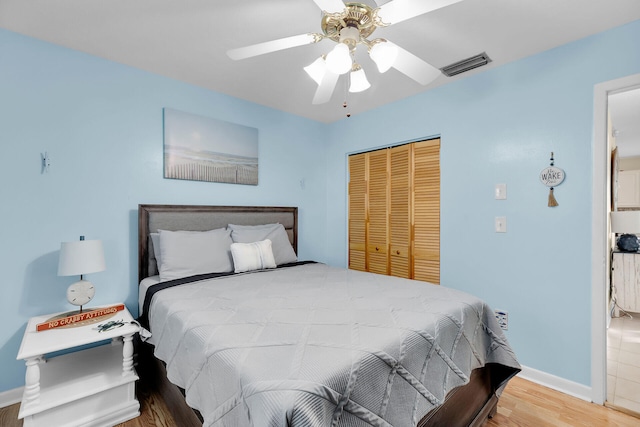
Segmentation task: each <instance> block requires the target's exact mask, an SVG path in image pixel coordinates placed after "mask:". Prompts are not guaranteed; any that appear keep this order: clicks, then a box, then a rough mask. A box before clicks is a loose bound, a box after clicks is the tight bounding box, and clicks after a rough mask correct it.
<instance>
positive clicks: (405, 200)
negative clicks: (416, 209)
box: [389, 144, 413, 278]
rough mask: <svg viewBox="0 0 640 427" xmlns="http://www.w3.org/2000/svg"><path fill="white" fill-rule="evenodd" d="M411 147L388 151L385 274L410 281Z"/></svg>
mask: <svg viewBox="0 0 640 427" xmlns="http://www.w3.org/2000/svg"><path fill="white" fill-rule="evenodd" d="M411 152H412V148H411V145H409V144H407V145H402V146H399V147H394V148H392V149H390V150H389V157H390V158H389V177H390V181H389V185H390V191H389V243H390V253H389V273H390V274H391V275H392V276H398V277H407V278H410V277H411V266H410V258H409V249H410V247H411V193H412V191H413V188H412V179H411V169H412V168H411Z"/></svg>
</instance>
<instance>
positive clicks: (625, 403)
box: [607, 313, 640, 414]
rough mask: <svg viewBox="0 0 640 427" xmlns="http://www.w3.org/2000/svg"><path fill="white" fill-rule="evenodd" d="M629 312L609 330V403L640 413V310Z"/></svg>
mask: <svg viewBox="0 0 640 427" xmlns="http://www.w3.org/2000/svg"><path fill="white" fill-rule="evenodd" d="M629 314H630V315H631V316H632V318H631V317H628V316H625V315H624V313H620V316H621V317H616V318H613V319H611V325H610V326H609V329H608V331H607V403H608V404H609V405H613V406H615V407H616V408H620V409H622V410H628V411H632V412H635V413H638V414H640V313H629Z"/></svg>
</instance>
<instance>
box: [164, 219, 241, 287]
mask: <svg viewBox="0 0 640 427" xmlns="http://www.w3.org/2000/svg"><path fill="white" fill-rule="evenodd" d="M158 232H159V233H160V251H161V253H162V264H161V265H160V280H161V281H163V282H164V281H167V280H173V279H179V278H181V277H187V276H193V275H196V274H205V273H225V272H230V271H233V261H232V259H231V251H230V248H231V244H232V243H233V241H232V240H231V233H230V232H229V230H227V229H224V228H219V229H216V230H211V231H197V232H193V231H167V230H158Z"/></svg>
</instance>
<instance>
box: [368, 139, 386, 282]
mask: <svg viewBox="0 0 640 427" xmlns="http://www.w3.org/2000/svg"><path fill="white" fill-rule="evenodd" d="M388 153H389V150H388V149H385V150H378V151H372V152H370V153H367V156H368V158H369V161H368V166H369V169H368V177H367V180H368V189H369V191H368V195H369V197H368V224H367V271H370V272H372V273H379V274H389V267H388V266H389V261H388V244H389V238H388V236H389V230H388V217H389V211H388V209H389V202H388V200H389V193H388V192H389V187H388V181H389V176H388V170H389V168H388V161H389V156H388Z"/></svg>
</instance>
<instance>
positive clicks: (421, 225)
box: [413, 139, 440, 284]
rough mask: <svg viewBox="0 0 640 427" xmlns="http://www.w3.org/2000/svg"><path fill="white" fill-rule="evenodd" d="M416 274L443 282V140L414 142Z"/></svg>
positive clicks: (414, 266)
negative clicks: (441, 276) (441, 209)
mask: <svg viewBox="0 0 640 427" xmlns="http://www.w3.org/2000/svg"><path fill="white" fill-rule="evenodd" d="M413 168H414V171H413V176H414V178H413V186H414V195H413V218H414V219H413V220H414V235H413V240H414V246H413V270H414V271H413V278H414V279H417V280H425V281H427V282H431V283H437V284H439V283H440V140H439V139H436V140H431V141H423V142H416V143H414V164H413Z"/></svg>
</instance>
